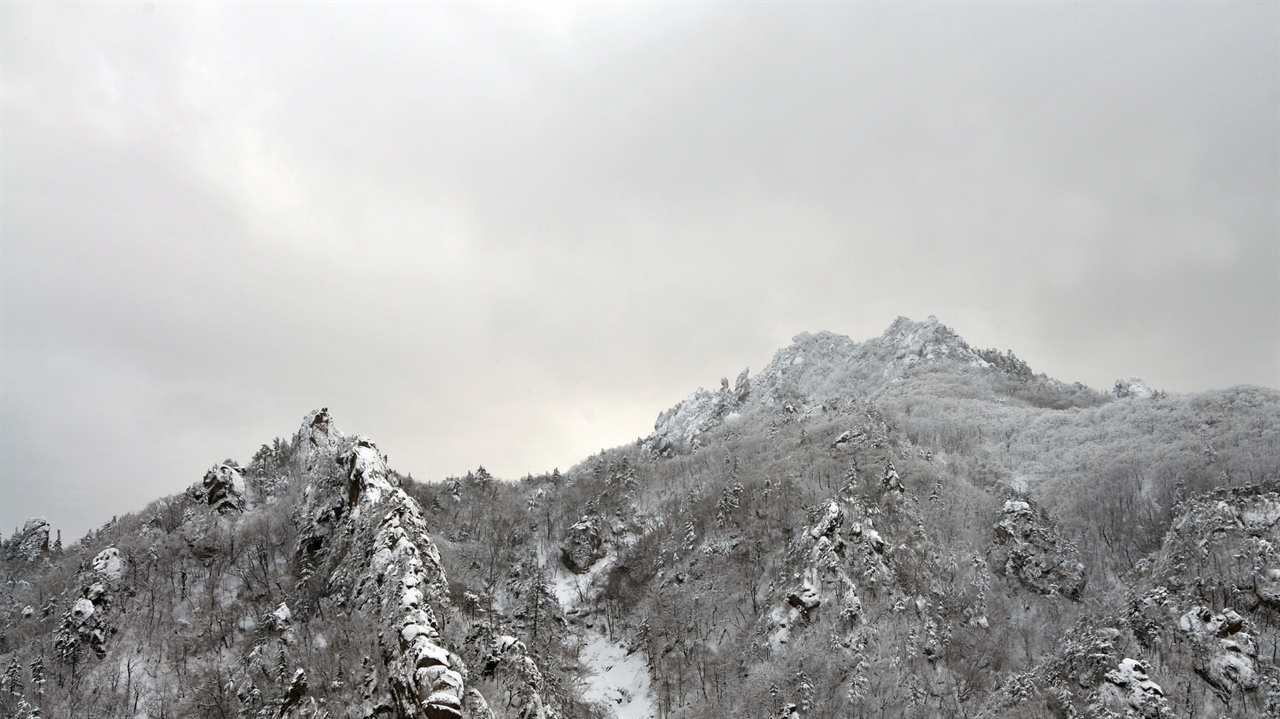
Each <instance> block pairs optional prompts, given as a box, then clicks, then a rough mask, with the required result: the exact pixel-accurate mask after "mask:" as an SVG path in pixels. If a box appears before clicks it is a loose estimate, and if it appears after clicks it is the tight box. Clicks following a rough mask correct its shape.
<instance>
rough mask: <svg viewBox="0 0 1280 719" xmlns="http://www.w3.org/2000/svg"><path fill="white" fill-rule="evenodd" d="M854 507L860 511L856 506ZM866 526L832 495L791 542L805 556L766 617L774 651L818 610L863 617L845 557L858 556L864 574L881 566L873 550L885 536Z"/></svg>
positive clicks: (852, 621) (845, 619)
mask: <svg viewBox="0 0 1280 719" xmlns="http://www.w3.org/2000/svg"><path fill="white" fill-rule="evenodd" d="M853 511H854V512H857V513H858V514H861V512H860V511H859V508H858V507H856V506H855V508H854V510H853ZM864 522H865V524H866V527H865V528H864V526H863V525H864ZM870 526H871V524H870V519H867V518H865V517H864V518H863V519H861V520H852V521H851V520H850V510H848V509H846V508H845V507H844V506H843V505H842V503H841V502H840V501H839V500H837V499H831V500H829V501H828V502H827V504H826V506H825V507H823V509H822V511H821V513H820V514H819V515H818V517H817V519H816V520H815V521H814V523H813V526H811V527H809V528H808V529H807V530H806V531H805V532H804V533H803V534H802V535H801V536H800V539H799V544H798V545H797V546H796V550H797V551H798V552H800V553H802V554H800V557H802V558H803V562H804V564H803V569H802V571H801V572H800V573H799V575H797V576H798V579H799V580H800V581H799V583H798V584H795V585H792V586H791V588H790V589H788V590H787V592H786V595H785V600H784V601H782V602H780V603H778V604H777V605H775V606H774V608H773V609H772V610H771V611H770V612H769V615H768V617H767V621H768V627H767V630H768V636H769V645H770V647H771V648H772V649H773V650H774V651H779V650H781V649H782V648H783V647H784V646H786V645H787V644H788V643H790V641H791V635H792V633H793V631H794V630H795V629H796V628H798V627H801V626H804V625H806V624H809V623H810V622H811V621H812V620H813V619H814V617H815V615H816V613H817V612H818V611H822V612H824V613H825V612H828V611H830V612H832V613H833V616H838V617H839V621H840V622H841V624H843V625H844V626H846V627H851V626H854V625H857V624H860V623H864V622H865V621H866V620H865V617H864V616H863V613H862V600H861V599H860V598H859V596H858V587H857V585H856V584H854V581H853V578H852V577H851V576H850V572H849V569H850V568H851V567H850V566H849V564H848V563H849V560H850V559H853V560H854V561H860V562H861V563H862V564H863V565H864V567H863V568H864V569H866V570H868V571H866V573H865V574H864V576H867V577H873V576H875V575H876V574H877V573H878V572H877V570H878V569H883V564H882V563H881V562H880V559H879V557H878V554H879V553H880V552H882V551H883V550H884V542H883V540H881V539H880V535H879V534H878V533H876V532H875V530H872V529H870ZM872 556H874V557H875V559H874V560H872V565H868V564H867V562H866V560H867V558H868V557H872ZM872 581H874V580H872Z"/></svg>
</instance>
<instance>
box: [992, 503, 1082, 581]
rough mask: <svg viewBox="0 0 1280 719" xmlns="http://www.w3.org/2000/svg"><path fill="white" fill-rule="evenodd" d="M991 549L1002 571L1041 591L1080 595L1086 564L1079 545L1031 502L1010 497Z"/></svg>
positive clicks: (1003, 509)
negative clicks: (1074, 545) (1067, 538)
mask: <svg viewBox="0 0 1280 719" xmlns="http://www.w3.org/2000/svg"><path fill="white" fill-rule="evenodd" d="M993 528H994V530H995V541H994V542H993V543H992V546H991V549H990V552H991V560H992V565H993V567H994V568H995V570H996V571H997V572H998V573H1001V574H1004V575H1005V576H1008V577H1012V578H1015V579H1017V580H1018V581H1019V582H1020V583H1022V584H1023V585H1024V586H1026V587H1027V588H1029V589H1031V590H1032V591H1035V592H1036V593H1038V594H1045V595H1061V596H1064V597H1067V598H1068V599H1078V598H1079V597H1080V593H1081V592H1082V591H1084V585H1085V579H1086V573H1085V566H1084V565H1083V564H1081V563H1080V561H1079V557H1078V555H1077V552H1076V551H1075V549H1074V548H1073V547H1072V546H1071V545H1070V544H1069V543H1068V542H1067V541H1066V540H1065V539H1063V538H1062V537H1061V536H1060V535H1059V534H1058V532H1057V530H1056V529H1055V528H1054V526H1053V525H1052V524H1051V523H1050V521H1049V519H1048V515H1046V514H1044V513H1042V512H1039V511H1037V510H1036V508H1035V507H1033V506H1032V505H1031V503H1030V502H1027V501H1023V500H1008V501H1006V502H1005V503H1004V505H1003V507H1001V510H1000V517H999V519H997V520H996V523H995V525H994V527H993Z"/></svg>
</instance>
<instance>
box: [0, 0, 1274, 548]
mask: <svg viewBox="0 0 1280 719" xmlns="http://www.w3.org/2000/svg"><path fill="white" fill-rule="evenodd" d="M1278 20H1280V10H1278V9H1277V7H1276V6H1275V5H1269V4H1246V3H1239V4H1236V3H1214V4H1190V3H1179V4H1167V5H1159V6H1153V5H1145V4H1143V5H1137V4H1134V5H1115V4H1109V5H1100V4H1035V5H1010V4H969V5H958V4H957V5H922V6H905V5H889V4H847V5H833V4H812V5H808V4H806V5H795V4H791V5H771V4H744V5H718V4H679V5H663V6H655V5H601V6H593V5H588V6H581V5H568V6H553V5H547V6H540V7H535V8H527V9H526V8H523V7H515V6H479V5H389V6H366V5H294V4H232V5H227V4H221V5H190V4H183V5H157V6H151V5H138V4H120V5H106V4H67V5H48V4H25V3H9V4H6V5H4V6H0V32H2V33H3V37H0V41H2V42H0V53H2V54H3V55H2V60H3V68H2V70H0V82H3V116H2V118H0V130H2V132H3V142H4V146H3V168H2V171H3V183H4V184H3V192H2V193H0V217H2V219H0V221H2V222H3V228H2V229H3V266H2V267H0V273H2V279H3V287H2V289H0V292H2V294H3V297H2V299H3V312H4V314H3V337H2V338H0V339H2V344H0V352H2V353H3V354H2V359H3V364H2V366H0V379H2V383H0V391H2V393H3V395H2V399H3V406H2V408H0V430H2V433H0V441H2V442H3V444H2V445H0V498H2V499H3V501H2V502H0V526H6V525H14V524H17V523H20V522H21V521H22V519H23V518H25V517H26V516H30V515H35V514H44V515H47V516H48V517H49V518H50V519H51V520H52V521H53V522H54V524H55V525H57V526H61V527H63V528H65V529H66V530H67V531H68V532H69V533H70V534H71V535H77V534H79V533H81V532H83V531H84V530H85V529H87V528H88V527H90V526H92V525H95V524H98V523H100V522H102V521H103V520H105V519H106V518H107V517H108V516H109V515H110V514H112V513H121V512H126V511H131V510H135V509H138V508H139V507H140V506H142V504H144V503H145V502H146V501H148V500H149V499H152V498H154V497H157V496H159V495H161V494H165V493H170V492H174V491H178V490H180V489H182V488H184V487H185V486H187V485H188V484H190V483H191V482H193V481H195V480H197V479H198V478H199V476H200V475H201V474H202V473H203V471H204V470H205V469H206V468H207V467H208V466H209V465H210V464H212V463H213V462H215V461H219V460H221V459H223V458H225V457H227V456H231V457H236V458H240V459H247V457H248V456H249V455H250V454H251V453H252V452H253V450H254V448H255V447H256V446H257V444H258V443H260V442H262V441H265V440H267V439H269V438H270V437H272V436H274V435H276V434H282V433H285V432H288V431H290V430H291V429H292V428H293V427H294V425H295V424H296V423H297V422H298V421H299V419H300V418H301V417H302V415H303V414H305V413H306V412H307V411H308V410H310V409H312V408H314V407H317V406H321V405H326V406H329V407H331V408H332V409H333V410H334V412H335V414H336V415H337V418H338V420H339V422H340V424H341V425H342V426H343V427H344V428H345V429H347V430H348V431H359V432H363V433H366V434H368V435H370V436H372V437H373V438H374V439H375V440H377V441H378V442H379V444H380V446H382V448H383V449H384V450H385V451H387V452H388V453H389V454H390V455H391V459H392V463H393V465H395V466H397V467H399V468H401V469H402V470H404V471H411V472H413V473H414V475H415V476H416V477H419V478H438V477H441V476H444V475H446V474H450V473H461V472H465V471H466V470H467V469H469V468H474V466H476V465H478V464H481V463H483V464H485V465H486V466H487V467H489V468H490V469H491V470H494V471H495V472H496V473H498V474H499V475H501V476H508V477H513V476H518V475H522V474H524V473H525V472H538V471H543V470H548V469H550V468H551V467H553V466H557V465H558V466H561V467H564V466H567V465H568V464H570V463H572V462H575V461H577V460H579V459H582V458H583V457H585V456H586V454H588V453H590V452H592V451H595V450H598V449H600V448H602V447H607V446H612V445H615V444H618V443H621V442H626V441H628V440H630V439H632V438H634V437H635V436H637V435H641V434H644V433H646V432H647V431H649V428H650V427H651V423H652V420H653V417H654V416H655V415H656V414H657V413H658V412H659V411H660V410H662V409H663V408H665V407H667V406H669V405H671V404H673V403H674V402H675V401H676V400H678V399H679V398H681V397H683V396H684V395H685V394H687V393H688V392H689V391H690V390H691V389H693V387H695V386H697V385H698V384H703V385H708V384H712V383H714V382H716V381H717V379H718V378H719V377H720V376H723V375H727V374H733V373H735V372H736V371H738V370H739V369H741V367H742V366H744V365H747V364H750V365H752V366H753V367H755V368H759V367H760V366H762V365H763V364H764V363H765V362H767V361H768V359H769V357H770V355H771V354H772V352H773V350H775V349H776V348H778V347H779V346H781V345H783V344H785V343H786V342H787V341H788V340H789V338H790V337H791V336H792V335H794V334H795V333H797V332H799V331H802V330H817V329H830V330H833V331H837V332H842V333H846V334H849V335H851V336H853V337H855V338H862V337H867V336H871V335H875V334H878V333H879V332H881V331H882V330H883V329H884V327H885V326H887V325H888V323H889V322H890V321H891V320H892V319H893V317H895V316H897V315H899V314H907V315H909V316H914V317H917V318H921V317H923V316H924V315H927V314H930V313H933V314H937V315H938V316H939V317H940V318H941V319H942V320H943V321H945V322H948V323H949V324H951V325H953V326H954V327H955V328H956V329H957V330H958V331H959V332H960V333H961V334H962V335H964V336H965V337H966V338H967V339H969V340H970V341H971V342H973V343H975V344H979V345H983V346H988V345H996V346H999V347H1001V348H1005V347H1011V348H1013V349H1014V350H1015V351H1017V352H1018V354H1019V355H1020V356H1023V357H1024V358H1025V359H1027V360H1028V361H1029V362H1030V363H1031V364H1032V366H1033V367H1034V368H1036V369H1037V370H1042V371H1046V372H1048V373H1050V374H1051V375H1054V376H1057V377H1060V378H1062V379H1065V380H1082V381H1085V382H1087V383H1090V384H1093V385H1095V386H1106V385H1109V383H1110V382H1111V380H1113V379H1114V378H1116V377H1119V376H1121V375H1125V376H1127V375H1129V374H1139V375H1141V376H1143V377H1144V378H1145V379H1147V381H1148V382H1150V383H1151V384H1153V385H1154V386H1157V387H1164V388H1166V389H1169V390H1171V391H1191V390H1198V389H1206V388H1210V387H1220V386H1225V385H1230V384H1236V383H1242V382H1251V383H1257V384H1264V385H1268V386H1273V387H1275V386H1280V294H1278V293H1280V221H1278V219H1277V203H1276V199H1275V198H1276V197H1277V196H1278V194H1280V181H1278V180H1277V164H1278V163H1277V155H1278V146H1280V131H1278V129H1277V125H1276V120H1275V118H1276V117H1277V116H1278V115H1280V99H1278V97H1277V87H1280V77H1278V76H1280V72H1278V68H1277V61H1276V57H1277V30H1276V28H1277V26H1278V22H1277V21H1278Z"/></svg>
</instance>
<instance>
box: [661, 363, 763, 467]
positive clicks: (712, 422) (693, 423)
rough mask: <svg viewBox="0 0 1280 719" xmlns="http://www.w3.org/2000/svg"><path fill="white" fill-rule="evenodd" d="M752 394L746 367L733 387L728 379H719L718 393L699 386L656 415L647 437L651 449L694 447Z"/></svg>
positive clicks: (667, 449) (675, 449)
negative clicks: (656, 419)
mask: <svg viewBox="0 0 1280 719" xmlns="http://www.w3.org/2000/svg"><path fill="white" fill-rule="evenodd" d="M750 397H751V380H750V379H749V378H748V370H743V371H742V373H741V374H739V375H738V379H737V381H736V382H735V383H734V386H733V387H732V388H730V387H729V380H728V378H724V379H721V380H720V389H719V391H717V392H708V391H707V390H705V389H702V388H701V387H699V388H698V389H697V390H695V391H694V392H693V394H691V395H689V396H688V397H686V398H685V399H684V400H682V401H681V402H679V403H678V404H676V406H675V407H672V408H671V409H669V410H667V411H665V412H663V413H662V414H660V415H658V421H657V422H655V423H654V425H653V430H654V432H653V434H652V435H651V436H650V438H649V440H648V443H647V444H648V447H649V449H650V451H652V452H654V453H656V454H668V453H670V452H672V451H683V450H688V449H694V448H697V447H698V446H699V444H700V443H699V441H698V438H699V437H700V436H701V435H702V434H705V433H706V432H708V431H710V430H712V429H714V428H716V427H718V426H719V425H720V424H722V423H723V422H724V421H725V420H726V419H728V418H729V417H730V416H731V415H732V414H733V413H734V412H736V411H738V410H740V409H741V408H742V407H743V406H744V405H745V404H746V403H747V401H748V399H750Z"/></svg>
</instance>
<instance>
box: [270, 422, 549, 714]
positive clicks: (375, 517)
mask: <svg viewBox="0 0 1280 719" xmlns="http://www.w3.org/2000/svg"><path fill="white" fill-rule="evenodd" d="M295 444H296V446H298V447H300V448H302V449H303V452H304V453H305V454H306V455H307V457H306V462H305V465H306V466H308V467H321V466H323V465H324V463H325V459H326V458H328V461H329V462H331V463H332V464H336V465H337V466H338V467H339V468H340V469H341V472H340V473H338V474H337V476H333V475H331V474H327V473H324V472H316V473H315V476H316V479H315V480H313V482H312V484H311V485H310V486H309V487H308V489H307V491H306V492H305V493H304V505H303V507H302V509H301V511H302V514H303V516H309V517H311V518H312V527H310V528H309V529H307V530H304V531H303V532H301V533H300V534H301V535H302V540H301V542H300V545H301V546H300V549H301V550H302V551H303V553H304V555H305V556H307V557H308V558H309V559H308V561H312V562H314V563H315V565H316V566H327V567H330V568H331V570H330V571H331V573H330V575H329V578H328V579H329V582H330V586H335V587H344V588H346V591H348V592H349V593H350V594H349V601H350V602H351V606H352V608H353V610H354V611H359V612H361V613H365V614H368V615H370V616H371V618H372V619H373V621H374V622H375V623H376V625H377V626H378V627H379V634H378V635H379V637H380V640H379V641H380V642H381V643H382V645H383V648H382V652H381V659H382V661H383V663H384V665H385V667H386V670H387V673H388V675H389V680H390V685H391V690H392V698H393V699H394V702H395V706H396V711H397V712H398V714H399V716H401V717H403V718H404V719H455V718H457V717H461V716H462V713H463V697H464V695H465V694H466V686H465V681H464V679H463V676H464V672H465V668H464V667H463V666H462V662H461V659H459V658H458V657H457V656H456V655H454V654H453V653H451V652H450V651H449V650H448V649H447V648H445V647H444V646H443V645H442V644H441V643H440V634H439V629H438V624H437V620H436V615H435V612H434V610H433V609H432V605H436V606H440V605H443V604H447V603H448V601H449V600H448V596H449V589H448V580H447V579H446V578H445V574H444V568H443V566H442V564H441V560H440V554H439V551H438V550H437V549H436V546H435V543H434V542H433V541H432V540H431V537H430V536H429V535H428V534H427V530H426V521H425V519H424V518H423V515H422V509H421V508H420V507H419V506H418V504H417V502H415V501H414V500H413V499H412V498H411V497H409V495H407V494H406V493H405V492H404V490H403V489H401V488H400V487H398V486H397V483H396V482H394V480H393V478H392V475H391V473H390V471H389V470H388V469H387V463H386V457H384V456H382V454H381V453H380V452H378V449H377V446H376V445H374V443H373V442H371V441H369V439H368V438H366V437H360V436H357V437H351V438H347V437H345V436H344V435H343V434H342V433H341V432H339V431H338V430H337V428H336V427H334V426H333V420H332V418H331V417H330V416H329V414H328V411H327V410H319V411H317V412H313V413H312V414H310V415H308V417H307V419H306V420H304V422H303V426H302V429H300V430H299V432H298V434H297V435H296V438H295ZM332 464H331V466H332ZM336 538H341V541H337V539H336ZM331 553H336V554H334V555H333V556H330V554H331ZM539 701H540V700H539Z"/></svg>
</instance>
